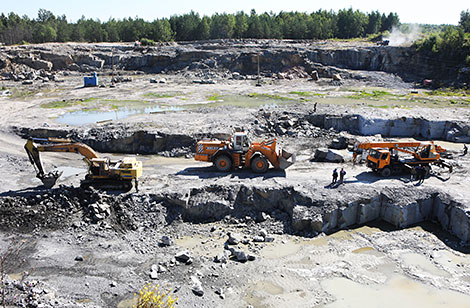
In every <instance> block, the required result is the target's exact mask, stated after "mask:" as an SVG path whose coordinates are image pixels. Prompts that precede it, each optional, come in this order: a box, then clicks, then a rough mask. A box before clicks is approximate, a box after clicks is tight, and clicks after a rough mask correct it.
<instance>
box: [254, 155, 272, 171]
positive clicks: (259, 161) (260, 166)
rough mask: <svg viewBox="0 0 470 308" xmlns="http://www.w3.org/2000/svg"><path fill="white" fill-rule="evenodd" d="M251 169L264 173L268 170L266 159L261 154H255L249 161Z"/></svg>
mask: <svg viewBox="0 0 470 308" xmlns="http://www.w3.org/2000/svg"><path fill="white" fill-rule="evenodd" d="M251 170H253V171H254V172H255V173H265V172H266V171H267V170H268V161H267V160H266V158H264V157H262V156H257V157H255V158H253V160H252V161H251Z"/></svg>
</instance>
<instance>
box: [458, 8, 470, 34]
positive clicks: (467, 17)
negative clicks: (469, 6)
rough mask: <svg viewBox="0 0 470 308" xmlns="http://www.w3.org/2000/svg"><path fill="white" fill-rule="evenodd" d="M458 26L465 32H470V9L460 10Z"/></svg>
mask: <svg viewBox="0 0 470 308" xmlns="http://www.w3.org/2000/svg"><path fill="white" fill-rule="evenodd" d="M459 26H460V27H462V28H463V30H464V31H465V32H470V11H469V10H466V11H462V12H461V13H460V21H459Z"/></svg>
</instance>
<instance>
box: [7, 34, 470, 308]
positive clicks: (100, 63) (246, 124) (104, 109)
mask: <svg viewBox="0 0 470 308" xmlns="http://www.w3.org/2000/svg"><path fill="white" fill-rule="evenodd" d="M249 43H250V44H251V45H250V44H249ZM276 44H277V45H276ZM334 44H338V43H334ZM349 44H351V43H348V44H346V46H334V45H332V44H329V45H323V46H322V45H321V44H311V43H308V44H307V43H304V42H292V43H291V44H287V43H284V42H248V43H247V42H241V43H240V42H236V41H235V42H226V44H225V45H226V46H225V49H224V48H222V47H221V46H223V45H224V42H207V43H202V44H193V45H191V44H189V43H188V44H182V45H180V46H161V48H160V50H153V51H152V50H150V51H147V52H146V53H143V52H142V51H138V52H137V51H133V50H132V47H131V46H128V45H115V46H111V45H110V46H95V45H93V46H91V45H87V44H83V46H82V47H81V48H82V49H80V50H82V51H83V50H85V52H84V53H87V54H88V58H85V57H84V56H82V57H77V56H76V57H74V56H73V55H74V54H77V53H80V52H82V51H80V52H79V51H77V50H76V48H77V47H76V46H73V45H65V46H64V48H63V49H62V50H61V52H60V53H58V54H56V53H57V51H56V50H55V49H54V48H56V47H55V46H51V45H47V44H46V45H43V46H42V47H41V46H34V45H33V46H31V47H29V48H30V49H29V50H28V49H26V50H23V49H25V48H28V47H25V48H23V47H21V48H20V47H17V49H14V50H4V52H5V54H8V55H11V56H9V57H8V62H9V64H8V65H9V66H8V65H7V68H8V67H9V68H11V69H12V70H10V71H9V74H12V75H15V76H16V75H18V71H14V72H13V69H15V70H19V69H20V66H18V65H24V63H26V62H27V61H25V60H21V61H19V60H18V59H19V58H21V59H24V56H23V55H22V54H23V52H26V51H28V52H29V54H30V55H33V56H31V58H32V59H34V60H35V61H36V62H37V63H42V62H40V61H46V62H47V61H49V62H50V63H52V64H51V65H52V66H51V71H49V73H54V74H55V75H56V76H57V77H54V78H53V79H57V80H56V81H48V82H43V81H42V80H35V81H34V82H33V84H32V85H29V84H21V83H20V82H18V81H14V80H13V79H11V78H10V77H8V76H9V75H8V76H7V74H6V73H5V74H4V75H3V76H4V79H3V80H1V81H0V87H2V89H5V90H3V91H4V92H5V91H8V92H9V94H4V95H2V96H0V103H1V105H2V106H3V110H4V112H3V113H2V114H0V142H1V144H2V147H1V148H0V168H1V170H2V172H3V176H2V177H1V178H0V252H1V254H2V256H5V259H4V260H5V261H4V265H5V273H6V278H5V281H4V283H5V287H3V288H4V289H5V290H6V292H5V294H6V301H7V305H6V306H7V307H19V306H22V305H26V303H28V304H29V305H31V307H132V304H133V296H134V293H135V292H137V291H138V290H139V288H140V287H141V286H142V285H144V284H145V283H147V282H152V283H154V284H160V285H165V286H167V287H168V288H171V289H172V292H174V293H175V295H176V296H178V298H179V300H178V306H180V307H227V306H230V307H292V306H295V307H344V306H345V305H348V307H376V306H378V305H381V306H385V307H395V306H396V305H397V303H400V306H404V307H415V306H416V305H423V304H425V305H426V306H427V307H468V306H469V305H470V257H469V253H470V244H469V243H470V202H469V200H470V192H469V191H470V190H469V188H470V182H469V181H468V169H469V167H470V155H468V154H467V155H463V152H462V149H463V145H464V144H468V143H470V122H469V119H470V111H469V109H468V104H469V99H470V98H469V97H468V96H462V95H453V96H450V95H448V94H442V93H436V92H433V91H432V89H426V88H423V87H421V85H420V84H418V82H416V80H420V78H422V77H423V76H426V75H427V74H431V73H432V71H433V70H432V67H428V66H423V67H422V70H420V71H413V69H412V67H411V65H410V68H407V69H406V70H405V71H404V72H403V74H400V72H399V71H400V68H402V67H403V65H404V64H403V63H404V62H403V61H405V60H406V56H408V57H411V59H412V60H413V61H411V62H410V63H412V64H413V65H416V66H419V61H420V59H419V57H414V56H413V55H410V54H405V55H406V56H404V53H405V51H404V50H403V49H402V48H395V47H381V49H380V48H379V47H375V46H369V45H364V46H351V45H349ZM227 46H228V47H227ZM2 48H4V49H5V48H7V47H2ZM178 48H179V49H178ZM69 49H70V50H69ZM51 50H52V51H54V52H52V51H51ZM224 50H225V51H224ZM260 51H262V52H264V53H263V55H264V56H263V57H262V62H261V64H262V65H261V67H262V69H261V73H260V77H258V75H257V72H256V69H255V68H256V65H255V64H257V63H256V62H253V61H254V60H253V59H255V58H253V57H252V55H254V54H257V53H259V52H260ZM366 51H367V52H366ZM120 52H121V53H122V54H119V53H120ZM68 53H69V54H68ZM111 53H113V54H114V55H115V54H118V55H119V57H118V59H119V61H113V65H116V67H115V68H114V67H111V66H110V62H111V61H109V59H108V58H109V56H110V55H111ZM53 55H55V56H53ZM67 55H72V56H71V57H70V61H74V62H73V63H72V62H71V63H68V62H67V61H69V60H68V59H69V58H68V57H67ZM367 55H371V56H370V57H371V58H370V59H368V58H367ZM64 59H65V60H64ZM227 59H231V60H232V62H230V61H228V60H227ZM212 60H213V61H212ZM15 61H16V62H15ZM61 61H64V62H63V63H64V65H63V66H61V65H60V63H62V62H61ZM80 61H81V62H80ZM214 61H215V63H214ZM227 61H228V62H227ZM257 61H258V60H257ZM4 62H7V61H6V60H5V61H4ZM36 62H34V61H33V62H32V63H36ZM28 63H29V62H28ZM67 63H68V64H67ZM276 63H282V65H280V64H279V65H276ZM366 63H368V65H366ZM72 64H75V66H73V65H72ZM183 64H187V66H184V65H183ZM35 65H39V64H35ZM263 65H264V68H263ZM180 66H181V67H180ZM279 66H282V67H279ZM72 67H73V68H74V69H73V70H72ZM77 67H78V68H77ZM165 67H166V69H165ZM21 68H22V69H23V70H24V71H27V70H29V69H28V68H25V67H22V66H21ZM91 69H92V70H96V71H98V72H99V78H100V84H102V85H103V87H94V88H88V87H86V88H84V87H82V84H83V76H84V75H85V74H86V73H87V70H91ZM313 70H316V71H317V72H319V79H318V80H312V78H311V77H310V76H311V73H312V71H313ZM31 71H34V70H31ZM413 73H414V75H413ZM336 74H339V75H340V78H339V79H338V78H336V77H335V78H333V75H336ZM38 75H40V74H39V73H38ZM115 76H121V77H122V78H121V80H127V81H126V82H117V83H114V84H113V86H112V87H111V86H110V85H111V84H112V82H111V78H112V77H115ZM209 80H210V82H209ZM413 80H414V81H413ZM151 81H152V82H151ZM155 81H157V82H156V83H155ZM201 81H205V82H201ZM237 129H244V130H245V131H247V132H248V133H249V136H250V138H251V139H252V140H260V139H269V138H276V139H277V140H278V142H279V143H280V144H281V145H282V147H283V148H285V149H288V150H289V151H290V152H294V153H296V155H297V161H296V163H295V164H294V165H293V166H291V167H290V168H288V169H286V170H275V169H270V170H268V172H267V173H265V174H263V175H257V174H254V173H252V172H251V171H250V170H244V169H240V170H234V171H232V172H229V173H222V172H217V171H216V170H215V169H214V168H213V166H212V165H211V164H209V163H203V162H196V161H195V160H194V159H193V154H194V152H195V146H196V143H197V141H198V140H200V139H202V138H227V137H229V136H230V135H231V134H232V133H233V132H234V131H235V130H237ZM28 137H40V138H46V137H54V138H70V139H73V140H75V141H78V142H83V143H85V144H87V145H89V146H91V147H92V148H93V149H95V150H97V151H98V152H100V154H102V155H103V156H107V157H123V156H129V155H131V156H135V157H136V158H137V159H138V160H141V161H142V162H143V166H144V172H143V176H142V177H141V179H140V180H139V191H138V192H136V191H135V190H133V191H130V192H127V193H120V192H103V191H97V190H82V189H80V188H79V186H80V180H81V179H83V178H84V176H85V174H86V172H87V167H86V165H85V163H84V162H83V161H82V159H81V157H80V155H76V154H71V153H44V155H42V157H43V161H44V164H45V168H46V169H47V170H60V171H62V172H63V174H62V177H61V178H60V179H59V181H58V182H57V184H56V186H55V187H54V188H52V189H46V188H45V187H43V186H42V185H41V182H40V181H39V180H38V179H36V178H35V171H34V169H33V167H32V166H31V164H30V162H29V160H28V157H27V155H26V153H25V152H24V149H23V145H24V143H25V140H26V138H28ZM365 140H369V141H384V140H385V141H391V140H395V141H402V140H422V141H427V140H434V141H435V142H436V144H439V145H440V146H442V147H443V148H445V149H446V150H447V151H446V158H445V160H446V161H447V162H448V163H449V164H451V165H452V166H453V171H452V173H449V172H448V171H446V170H441V169H440V168H433V170H432V173H431V175H430V176H429V177H428V178H426V179H425V181H424V183H423V184H420V185H418V183H417V182H416V181H413V180H412V179H411V178H410V175H408V174H404V175H393V176H391V177H387V178H383V177H380V176H378V175H377V174H375V173H373V172H372V171H371V170H370V169H369V168H367V166H365V165H364V164H353V162H352V153H351V152H350V146H351V145H354V144H355V143H357V142H362V141H365ZM318 149H332V150H334V151H335V153H337V154H338V155H341V157H342V160H341V161H340V162H325V161H318V160H316V159H315V153H316V151H317V150H318ZM335 168H344V169H345V170H346V172H347V173H346V177H345V182H344V184H343V185H339V186H331V185H330V182H331V173H332V171H333V169H335ZM168 238H169V240H168ZM181 256H187V257H188V258H187V259H189V260H190V261H188V260H185V261H181V260H182V257H181ZM183 259H184V258H183ZM201 293H202V294H201Z"/></svg>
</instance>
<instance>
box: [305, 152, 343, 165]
mask: <svg viewBox="0 0 470 308" xmlns="http://www.w3.org/2000/svg"><path fill="white" fill-rule="evenodd" d="M312 160H313V161H318V162H334V163H342V162H344V157H343V155H342V154H341V153H340V152H339V151H337V150H332V149H324V148H320V149H316V150H315V155H314V157H313V159H312Z"/></svg>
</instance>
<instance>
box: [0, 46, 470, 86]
mask: <svg viewBox="0 0 470 308" xmlns="http://www.w3.org/2000/svg"><path fill="white" fill-rule="evenodd" d="M0 51H1V52H2V53H3V54H4V55H5V56H6V58H7V59H8V60H9V61H10V62H12V63H17V64H24V65H26V66H29V67H31V68H34V69H46V70H50V69H52V70H80V71H84V72H87V71H90V70H95V71H96V70H98V71H99V70H101V69H103V68H106V69H109V68H111V66H112V65H114V67H115V68H117V69H124V70H141V71H145V72H149V73H159V72H162V71H179V70H187V69H189V70H192V69H225V70H228V71H230V72H238V73H241V74H246V75H253V74H256V73H257V69H258V62H259V64H260V68H261V71H262V73H263V74H264V75H270V74H273V73H280V72H284V71H287V70H289V69H292V68H294V67H298V68H301V69H302V70H303V71H305V72H307V73H311V72H312V71H314V70H316V71H317V72H318V74H319V76H320V77H331V75H332V74H336V73H338V72H340V73H341V74H342V75H343V78H347V77H353V78H354V76H349V75H350V73H348V72H347V71H341V70H340V71H338V70H337V69H334V68H340V69H346V70H365V71H383V72H387V73H392V74H397V75H399V76H400V77H402V78H403V79H405V80H409V81H421V80H422V79H424V78H428V79H429V78H436V79H439V80H443V79H449V80H450V79H454V80H455V79H458V77H459V76H460V75H459V74H461V73H462V72H464V71H465V70H462V69H463V68H462V67H460V66H458V65H457V64H456V65H449V64H448V63H443V62H442V61H439V60H438V59H436V58H435V56H434V55H433V54H430V55H425V54H420V53H418V52H416V50H415V49H414V48H412V47H392V46H386V47H384V46H375V45H372V44H367V43H357V45H356V46H354V45H352V44H347V43H340V42H329V43H325V44H323V43H322V42H312V41H304V42H301V41H288V40H286V41H277V40H272V41H269V40H268V41H266V40H224V41H220V40H219V41H218V40H215V41H207V42H187V43H184V42H181V43H178V44H177V43H173V44H160V45H157V46H155V47H146V48H138V49H134V48H133V46H132V45H126V44H122V45H117V44H115V45H112V44H110V45H105V44H101V45H100V44H96V45H95V44H61V45H55V44H48V45H29V46H18V47H3V48H1V49H0ZM2 62H4V60H2ZM0 64H1V63H0ZM0 68H1V67H0ZM305 76H308V75H305ZM462 76H463V75H462ZM465 76H466V75H465ZM467 77H468V76H467ZM467 77H465V78H467Z"/></svg>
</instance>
